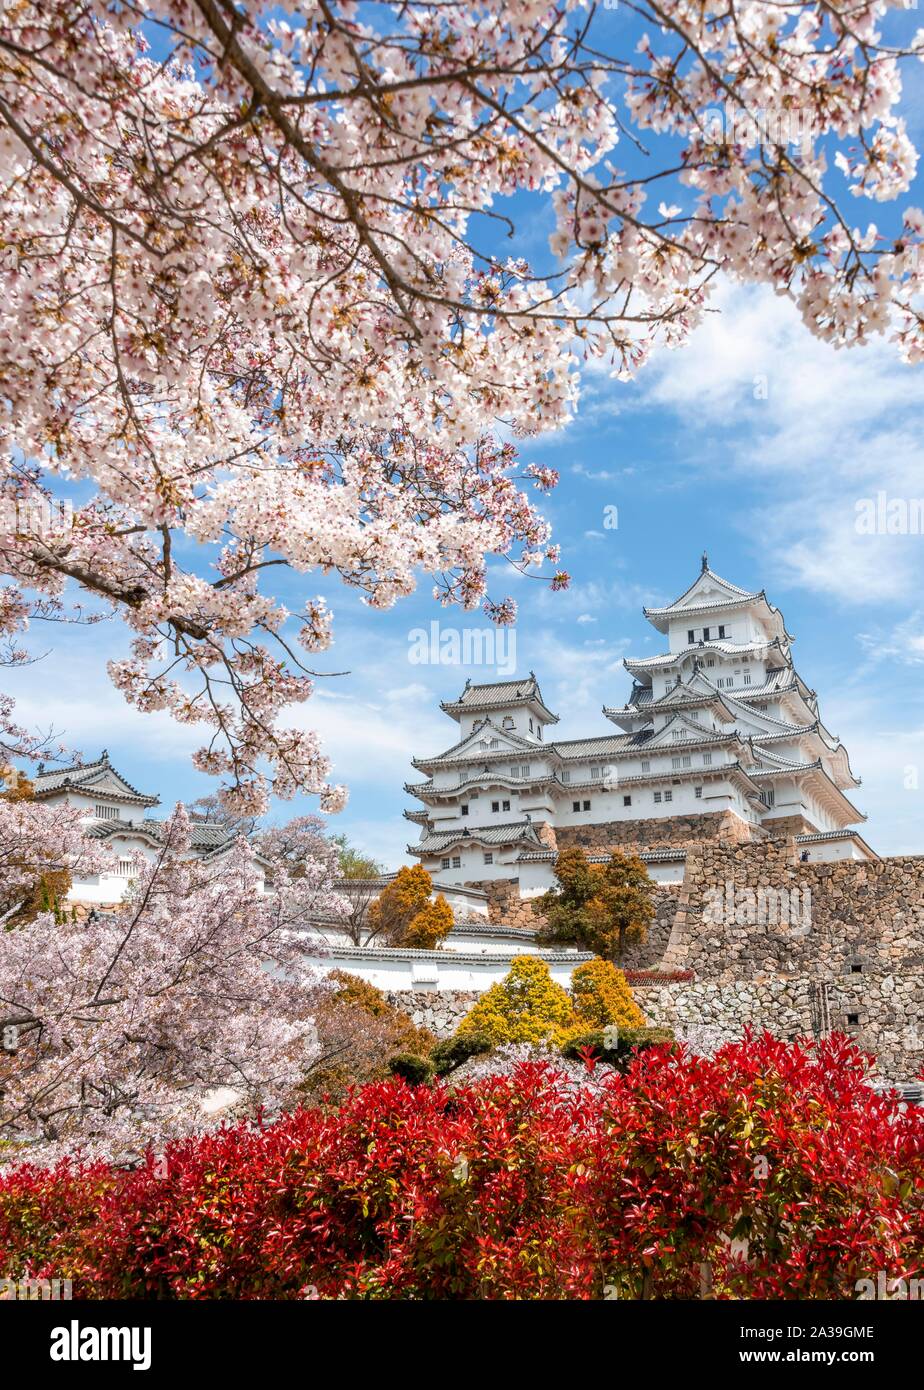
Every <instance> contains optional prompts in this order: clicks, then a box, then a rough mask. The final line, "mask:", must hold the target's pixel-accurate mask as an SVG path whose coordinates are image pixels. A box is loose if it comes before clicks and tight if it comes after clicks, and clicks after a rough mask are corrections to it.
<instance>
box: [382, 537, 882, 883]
mask: <svg viewBox="0 0 924 1390" xmlns="http://www.w3.org/2000/svg"><path fill="white" fill-rule="evenodd" d="M644 614H645V617H646V618H647V619H648V621H649V622H650V623H651V624H652V626H653V627H654V628H656V629H657V631H658V632H660V633H663V634H664V635H665V637H666V639H667V641H666V645H667V650H666V651H665V652H663V653H662V654H661V655H658V656H649V657H640V658H626V659H625V660H624V662H623V664H624V666H625V668H626V670H627V671H628V672H629V674H630V675H631V676H633V677H634V680H635V684H634V685H633V688H632V691H631V693H630V695H629V698H628V700H627V702H626V703H625V704H624V705H621V706H619V707H614V708H607V707H606V706H604V709H603V713H604V714H605V716H606V718H607V719H608V720H609V721H610V722H611V724H615V725H616V726H617V728H618V729H619V730H620V731H621V732H619V733H609V734H601V735H599V736H597V737H593V738H583V739H572V740H567V741H564V742H560V741H557V740H555V739H554V737H550V733H551V732H552V729H553V726H554V725H555V724H556V723H557V722H558V717H557V715H555V714H553V713H552V712H551V710H549V709H548V707H547V706H546V704H545V703H544V701H543V699H542V693H541V691H540V689H539V683H538V681H537V679H536V677H535V675H534V674H533V672H530V673H529V676H528V678H526V679H523V680H507V681H501V682H497V683H494V684H488V685H472V684H471V683H470V682H466V686H465V689H464V690H463V691H462V694H461V695H460V696H459V698H458V699H457V700H453V701H449V702H446V703H443V704H442V705H441V709H443V710H444V711H445V712H446V714H448V715H449V716H450V718H452V719H454V720H455V721H456V722H457V723H458V725H459V737H458V739H457V740H456V742H454V743H453V744H452V746H451V747H449V748H447V749H446V750H445V751H444V752H442V753H438V754H436V755H435V756H433V757H428V758H415V759H414V760H413V765H414V767H415V768H417V769H418V770H419V771H421V772H423V773H425V774H426V775H427V780H426V781H424V782H416V783H407V784H405V790H406V791H408V792H409V793H411V795H413V796H415V797H416V798H417V799H418V800H419V801H420V802H422V803H423V809H421V810H414V811H405V813H404V814H405V816H406V817H407V819H408V820H411V821H415V822H417V823H418V824H419V825H420V827H421V835H420V840H419V842H418V843H417V844H414V845H409V846H408V852H409V853H410V854H412V855H415V856H416V857H418V858H419V859H420V861H421V863H422V864H423V865H424V867H425V868H426V869H428V870H429V871H430V872H431V873H433V874H434V875H436V876H437V877H439V879H440V880H441V881H443V882H450V883H452V882H455V883H459V884H462V883H478V882H483V881H485V880H492V879H506V880H510V879H517V880H518V881H519V890H520V893H521V895H522V896H531V895H532V894H534V893H536V892H540V891H542V890H543V889H544V888H545V887H548V886H550V884H551V882H552V875H551V866H552V864H553V862H554V857H555V850H556V847H558V848H561V847H563V846H564V845H566V844H584V845H587V846H588V848H589V849H592V850H600V851H603V850H606V849H607V848H608V847H611V846H613V845H616V844H625V845H632V846H633V847H636V848H640V849H642V850H645V849H647V850H648V851H649V852H648V853H645V854H644V856H643V857H645V858H646V859H648V860H649V861H650V862H651V863H653V864H655V863H658V862H659V861H660V863H661V865H662V871H660V872H656V873H655V876H656V877H660V878H676V877H677V876H678V874H679V876H682V870H680V868H679V861H682V857H683V856H682V853H680V852H678V851H677V850H675V851H674V852H673V854H671V852H670V850H669V847H670V846H671V845H674V846H678V847H679V846H682V845H683V843H684V842H685V841H686V842H690V841H692V840H695V839H696V838H698V837H700V836H703V835H710V834H721V836H722V837H723V838H731V839H739V840H742V841H745V840H759V839H764V838H766V837H767V836H774V837H776V836H783V835H794V836H795V838H796V842H797V845H798V847H799V850H800V853H801V856H802V858H804V859H808V858H811V859H843V858H853V859H871V858H876V856H875V854H874V852H873V851H872V850H871V849H870V847H869V846H868V845H867V844H866V842H865V841H864V840H863V838H862V837H861V836H860V835H859V833H858V832H857V831H856V830H855V829H852V828H851V827H853V826H855V825H856V824H857V823H858V822H861V821H863V820H865V819H866V818H865V816H863V815H862V814H861V813H860V812H859V811H858V810H857V808H856V807H855V806H854V805H853V803H852V802H851V801H850V800H849V799H848V796H847V795H846V793H847V791H849V790H850V789H852V788H854V787H857V786H858V785H859V782H858V780H857V778H855V777H854V775H853V772H852V771H851V768H850V761H849V759H848V756H847V751H846V749H845V748H844V745H843V744H842V743H841V742H840V740H839V739H838V738H837V737H835V735H833V734H831V733H830V732H829V731H828V729H827V728H826V727H825V725H824V724H823V723H822V720H821V717H820V715H819V711H818V701H817V699H816V696H815V692H814V691H813V690H811V689H810V688H809V687H808V685H807V684H806V683H805V681H804V680H803V679H802V678H801V676H800V675H799V673H798V672H797V671H796V669H795V667H794V666H793V663H792V656H791V647H792V642H793V637H792V636H791V634H790V633H789V632H787V630H786V624H785V622H784V620H783V615H782V614H781V612H780V611H779V609H778V608H775V607H774V606H773V604H772V603H770V602H769V600H768V599H767V596H766V594H765V593H764V592H763V590H761V591H760V592H759V593H751V592H749V591H748V590H746V589H742V588H739V587H738V585H737V584H732V583H730V582H729V581H728V580H727V579H722V578H721V576H719V575H717V574H715V573H714V571H713V570H711V569H710V568H709V561H708V558H707V556H705V555H704V556H703V561H702V569H701V571H700V573H699V574H698V575H697V577H696V579H695V580H694V582H693V583H692V584H691V585H690V587H689V588H688V589H687V590H686V591H685V592H684V593H682V594H681V595H680V597H679V598H678V599H675V601H674V602H673V603H671V604H668V605H667V607H665V608H646V609H644ZM672 860H673V861H678V862H677V864H676V865H675V869H676V871H673V870H671V869H670V867H668V866H669V865H670V863H671V861H672Z"/></svg>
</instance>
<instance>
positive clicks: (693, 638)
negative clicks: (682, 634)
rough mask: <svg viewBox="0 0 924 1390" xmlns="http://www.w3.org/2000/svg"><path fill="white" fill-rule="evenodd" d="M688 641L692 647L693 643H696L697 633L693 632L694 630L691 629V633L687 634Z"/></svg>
mask: <svg viewBox="0 0 924 1390" xmlns="http://www.w3.org/2000/svg"><path fill="white" fill-rule="evenodd" d="M687 641H688V642H689V644H690V646H691V647H692V645H693V643H694V642H695V641H696V633H695V632H694V631H693V629H692V628H690V631H689V632H688V633H687Z"/></svg>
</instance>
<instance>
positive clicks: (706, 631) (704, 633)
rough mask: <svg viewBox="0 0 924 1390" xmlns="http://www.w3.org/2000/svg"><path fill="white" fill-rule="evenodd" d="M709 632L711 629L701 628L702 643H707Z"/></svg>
mask: <svg viewBox="0 0 924 1390" xmlns="http://www.w3.org/2000/svg"><path fill="white" fill-rule="evenodd" d="M710 631H711V628H708V627H704V628H703V641H704V642H708V641H709V633H710Z"/></svg>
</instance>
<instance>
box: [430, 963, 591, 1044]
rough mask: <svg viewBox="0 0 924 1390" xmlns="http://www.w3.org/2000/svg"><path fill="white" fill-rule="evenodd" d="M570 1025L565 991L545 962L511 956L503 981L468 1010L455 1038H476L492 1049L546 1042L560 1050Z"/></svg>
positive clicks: (571, 1022) (570, 1020) (568, 1004)
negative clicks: (482, 1040)
mask: <svg viewBox="0 0 924 1390" xmlns="http://www.w3.org/2000/svg"><path fill="white" fill-rule="evenodd" d="M574 1024H575V1017H574V1012H573V1010H572V1007H571V999H570V997H569V995H568V991H567V990H565V989H562V987H561V985H557V984H556V983H555V981H554V980H553V979H552V976H551V975H550V973H549V967H548V966H547V965H546V963H545V961H543V960H539V959H538V958H537V957H536V956H514V958H513V960H512V961H511V963H510V970H509V971H508V973H507V974H506V975H505V977H504V979H503V980H501V981H500V983H499V984H494V985H492V986H491V988H490V989H489V990H486V991H485V993H484V994H483V995H482V996H481V998H480V999H479V1000H478V1002H477V1003H476V1004H474V1005H473V1006H472V1008H471V1009H469V1011H468V1013H467V1014H466V1015H465V1017H464V1018H463V1020H462V1022H461V1023H460V1024H459V1028H458V1034H457V1036H460V1037H466V1036H469V1035H472V1034H479V1035H481V1036H483V1037H485V1038H487V1039H489V1040H490V1042H491V1043H492V1044H494V1046H499V1045H500V1044H502V1043H518V1042H527V1043H528V1042H542V1041H544V1040H546V1039H548V1040H549V1041H551V1042H553V1043H554V1044H555V1045H556V1046H557V1047H560V1046H561V1045H562V1043H563V1042H564V1041H565V1039H566V1038H567V1036H568V1034H569V1032H570V1031H571V1029H573V1027H574Z"/></svg>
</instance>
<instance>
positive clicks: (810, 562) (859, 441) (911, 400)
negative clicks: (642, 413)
mask: <svg viewBox="0 0 924 1390" xmlns="http://www.w3.org/2000/svg"><path fill="white" fill-rule="evenodd" d="M716 303H717V306H718V307H719V309H720V310H721V312H720V313H717V314H712V315H709V316H708V317H707V319H706V322H705V323H704V324H703V325H702V326H701V327H700V328H699V329H698V330H697V331H696V332H695V334H694V335H693V337H692V340H691V342H690V343H689V344H688V346H687V347H686V348H685V349H683V350H682V351H677V352H666V351H665V352H662V353H660V354H659V355H658V356H657V357H656V359H655V361H654V362H653V363H652V365H651V366H650V367H649V369H648V372H647V374H646V375H644V376H643V378H642V379H641V381H640V385H639V397H638V399H639V403H640V404H641V405H643V406H644V407H647V408H649V409H650V408H662V409H663V408H665V407H666V408H669V409H671V410H673V411H675V412H676V413H677V415H678V416H680V417H681V418H682V419H683V420H684V421H686V422H690V423H691V424H692V429H691V430H690V432H689V433H688V434H687V436H686V438H685V446H686V447H687V448H689V449H691V450H692V451H693V452H694V455H695V457H694V459H693V463H694V465H695V467H696V470H697V472H698V473H700V474H702V473H706V474H708V475H710V477H715V476H724V477H725V478H726V479H727V480H728V487H729V490H730V499H729V500H730V502H732V503H733V502H734V497H733V490H734V488H735V478H736V477H741V478H742V479H744V480H745V482H746V483H747V484H748V485H749V486H750V487H751V488H752V489H753V487H756V488H757V490H758V492H763V493H764V494H765V500H763V501H761V500H756V501H754V502H752V503H751V504H750V505H749V506H748V507H747V509H746V510H744V512H743V514H742V512H740V511H739V513H738V516H737V517H736V518H735V524H737V525H738V526H739V528H740V529H741V530H742V531H744V532H745V533H747V534H750V535H752V536H753V538H754V543H755V545H758V544H759V546H760V551H761V561H762V567H763V568H764V569H765V571H766V572H767V578H768V581H769V582H776V583H783V584H793V585H799V586H802V587H804V588H807V589H810V590H813V591H815V592H821V593H826V594H829V595H832V596H834V597H837V598H839V599H841V600H844V601H845V602H848V603H868V602H873V601H881V600H887V599H893V600H894V599H901V598H904V597H907V596H909V595H910V594H912V593H913V592H914V591H915V589H916V588H917V587H918V586H919V584H920V580H921V576H922V573H924V544H922V543H921V539H920V538H919V537H909V536H886V535H865V534H862V533H861V532H860V530H858V527H857V503H858V502H859V501H860V500H861V499H863V498H871V497H875V495H876V493H877V491H879V490H885V491H886V492H887V493H888V495H889V496H890V497H901V498H905V499H909V498H913V497H920V496H921V495H922V493H924V446H922V444H921V442H920V441H921V432H922V424H924V395H922V385H924V377H922V372H921V370H920V369H916V368H911V367H908V366H905V365H903V364H902V363H901V362H900V360H899V358H898V355H897V352H896V350H895V346H894V344H891V343H889V342H886V341H883V340H880V339H876V340H874V341H873V342H872V343H870V344H869V345H868V346H866V347H863V348H855V349H851V350H849V351H847V350H843V351H839V352H838V351H836V350H835V349H833V348H832V347H830V346H829V345H828V344H826V343H823V342H821V341H820V340H818V339H817V338H815V337H813V336H812V335H811V334H810V333H809V332H808V330H807V329H806V328H805V326H804V325H803V324H802V321H801V319H800V317H799V315H798V314H797V312H796V310H795V309H794V308H793V306H792V305H791V304H790V303H789V302H788V301H786V300H784V299H782V298H780V297H778V296H775V295H773V294H772V293H771V292H770V291H769V290H765V289H754V288H748V289H744V288H739V287H734V286H731V285H727V284H726V285H725V286H723V287H722V289H721V290H720V292H719V294H718V296H717V301H716ZM716 431H718V433H717V434H716ZM717 440H718V441H720V442H721V447H717ZM729 512H730V514H731V515H734V513H733V510H732V507H730V508H729ZM768 560H769V565H768V564H767V561H768Z"/></svg>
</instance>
